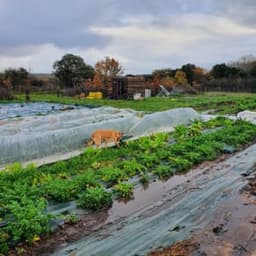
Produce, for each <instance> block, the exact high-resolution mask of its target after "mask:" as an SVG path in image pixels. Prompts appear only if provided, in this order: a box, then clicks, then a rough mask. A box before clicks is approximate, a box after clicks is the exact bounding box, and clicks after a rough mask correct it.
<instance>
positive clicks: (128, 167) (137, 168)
mask: <svg viewBox="0 0 256 256" xmlns="http://www.w3.org/2000/svg"><path fill="white" fill-rule="evenodd" d="M119 166H120V168H121V169H123V170H124V172H125V173H126V174H127V176H128V177H133V176H135V175H137V174H139V173H141V172H144V171H146V169H147V168H146V167H145V166H144V165H142V164H140V163H138V162H137V161H136V159H135V158H133V159H131V160H125V161H123V162H121V164H119Z"/></svg>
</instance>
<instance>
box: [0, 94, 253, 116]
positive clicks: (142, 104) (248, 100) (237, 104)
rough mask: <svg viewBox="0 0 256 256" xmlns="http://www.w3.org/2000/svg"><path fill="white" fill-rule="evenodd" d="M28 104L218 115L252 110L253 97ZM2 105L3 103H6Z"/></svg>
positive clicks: (48, 97) (39, 98)
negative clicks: (211, 112) (181, 109)
mask: <svg viewBox="0 0 256 256" xmlns="http://www.w3.org/2000/svg"><path fill="white" fill-rule="evenodd" d="M24 100H25V98H24V95H17V96H16V99H15V100H14V101H12V102H24ZM31 101H32V102H52V103H63V104H81V105H96V106H99V105H100V106H103V105H104V106H105V105H108V106H113V107H117V108H132V109H135V110H138V111H146V112H155V111H163V110H168V109H171V108H179V107H192V108H194V109H195V110H197V111H206V110H212V109H213V110H215V112H216V113H218V114H234V113H237V112H239V111H242V110H245V109H249V110H256V94H249V93H206V94H201V95H196V96H176V97H169V98H159V97H151V98H148V99H145V100H141V101H134V100H109V99H101V100H88V99H75V98H72V97H57V96H56V95H53V94H31ZM2 102H3V101H2ZM4 102H5V103H6V101H4ZM0 103H1V101H0Z"/></svg>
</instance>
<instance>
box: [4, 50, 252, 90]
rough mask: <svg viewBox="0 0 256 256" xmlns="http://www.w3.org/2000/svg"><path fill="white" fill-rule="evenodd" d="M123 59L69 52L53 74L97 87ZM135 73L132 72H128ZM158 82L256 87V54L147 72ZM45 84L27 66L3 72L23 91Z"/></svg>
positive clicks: (74, 84) (118, 70)
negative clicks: (91, 61) (88, 59)
mask: <svg viewBox="0 0 256 256" xmlns="http://www.w3.org/2000/svg"><path fill="white" fill-rule="evenodd" d="M123 73H124V69H123V67H122V65H121V63H120V62H119V61H118V60H117V59H115V58H112V57H105V58H104V59H102V60H100V61H98V62H97V63H96V64H95V66H94V67H93V66H91V65H89V64H87V63H85V61H84V59H83V58H82V57H80V56H77V55H73V54H66V55H64V56H63V57H62V58H61V59H60V60H57V61H55V62H54V63H53V75H54V76H55V77H56V78H57V80H56V86H58V87H60V88H78V87H81V86H83V87H85V88H86V87H89V88H91V87H94V88H99V89H100V88H102V86H104V85H105V84H106V83H107V82H108V81H109V80H110V79H111V78H113V77H117V76H120V75H123ZM128 76H131V75H128ZM143 76H144V77H145V79H146V80H151V81H152V83H154V84H156V85H158V86H159V85H163V86H165V87H166V88H167V89H172V88H173V87H175V86H176V85H184V84H186V85H189V86H191V87H193V88H195V89H197V90H201V91H208V90H210V91H211V90H220V91H221V90H225V91H243V90H245V91H246V90H247V91H255V92H256V84H255V81H256V58H255V57H254V56H252V55H249V56H244V57H241V58H240V59H239V60H237V61H234V62H230V63H227V64H226V63H220V64H216V65H214V66H213V67H212V68H211V69H210V70H205V69H203V68H202V67H199V66H196V65H195V64H191V63H188V64H185V65H182V66H181V67H180V68H177V69H171V68H166V69H157V70H154V71H153V72H152V73H151V74H144V75H143ZM31 85H32V86H38V87H40V86H42V85H43V81H40V80H39V79H37V78H36V77H34V76H33V74H30V73H29V72H28V71H27V70H26V69H25V68H18V69H13V68H8V69H6V70H5V71H4V72H2V73H0V87H2V88H3V87H6V88H10V86H11V88H12V89H14V90H15V91H17V90H18V91H19V90H20V88H23V89H24V88H28V87H29V86H31Z"/></svg>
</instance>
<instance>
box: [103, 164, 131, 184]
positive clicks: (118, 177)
mask: <svg viewBox="0 0 256 256" xmlns="http://www.w3.org/2000/svg"><path fill="white" fill-rule="evenodd" d="M99 173H100V178H101V180H102V181H104V182H106V183H110V184H111V185H114V184H116V183H118V182H120V181H124V180H126V179H127V175H126V174H125V172H124V171H123V170H121V169H119V168H116V167H105V168H102V169H100V170H99Z"/></svg>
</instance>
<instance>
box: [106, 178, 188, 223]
mask: <svg viewBox="0 0 256 256" xmlns="http://www.w3.org/2000/svg"><path fill="white" fill-rule="evenodd" d="M188 176H189V174H186V175H175V176H173V177H171V178H170V179H168V180H166V181H162V180H156V181H154V182H152V183H150V184H149V185H148V187H147V188H145V187H144V188H143V187H138V188H136V189H134V198H133V199H132V200H129V201H127V202H124V201H114V203H113V205H112V208H111V209H110V210H109V211H108V214H109V217H108V219H107V221H106V223H109V222H113V221H115V220H116V219H118V218H122V217H127V216H129V215H130V214H133V213H135V212H137V211H138V210H141V209H143V208H145V207H148V206H150V205H151V204H153V203H155V202H158V201H161V199H163V198H164V196H165V194H166V193H168V191H169V190H171V189H172V188H174V187H176V186H178V185H180V184H182V183H184V182H186V181H187V180H188Z"/></svg>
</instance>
